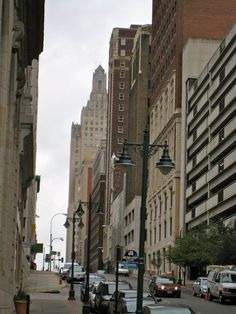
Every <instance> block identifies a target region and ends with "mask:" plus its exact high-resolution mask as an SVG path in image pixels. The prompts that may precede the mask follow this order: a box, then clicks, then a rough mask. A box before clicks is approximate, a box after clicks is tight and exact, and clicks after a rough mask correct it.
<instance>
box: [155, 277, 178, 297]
mask: <svg viewBox="0 0 236 314" xmlns="http://www.w3.org/2000/svg"><path fill="white" fill-rule="evenodd" d="M149 291H150V293H151V294H152V295H153V296H156V297H161V296H175V297H178V298H180V297H181V287H180V285H179V284H177V283H176V280H175V278H172V277H165V276H157V277H153V278H152V279H151V281H150V283H149Z"/></svg>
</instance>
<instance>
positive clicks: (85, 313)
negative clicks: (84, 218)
mask: <svg viewBox="0 0 236 314" xmlns="http://www.w3.org/2000/svg"><path fill="white" fill-rule="evenodd" d="M82 205H86V206H87V208H88V229H87V231H88V238H87V261H86V262H87V266H86V277H85V295H84V304H83V314H89V313H90V304H89V269H90V230H91V213H92V209H93V206H98V208H97V210H96V211H95V214H96V215H99V214H104V211H103V210H102V209H101V206H100V203H94V202H92V197H91V194H90V195H89V201H88V202H82V201H80V203H79V207H78V208H80V210H81V211H83V208H82Z"/></svg>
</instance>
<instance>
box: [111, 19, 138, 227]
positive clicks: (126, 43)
mask: <svg viewBox="0 0 236 314" xmlns="http://www.w3.org/2000/svg"><path fill="white" fill-rule="evenodd" d="M136 30H137V26H132V25H131V27H130V28H114V29H113V31H112V34H111V39H110V46H109V74H108V111H107V152H106V181H107V184H106V201H105V222H106V224H109V222H110V208H111V207H110V206H111V203H112V202H113V200H114V199H115V198H116V196H117V195H118V194H119V192H120V190H121V189H122V184H123V172H122V170H121V169H120V168H118V167H115V168H114V169H113V161H114V160H113V158H112V156H114V154H115V155H116V156H118V155H119V154H120V153H121V151H122V145H123V141H124V139H125V138H127V137H128V128H127V126H128V119H129V115H128V112H129V110H128V109H129V83H130V56H131V53H132V48H133V40H134V36H135V33H136Z"/></svg>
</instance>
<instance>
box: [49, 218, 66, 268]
mask: <svg viewBox="0 0 236 314" xmlns="http://www.w3.org/2000/svg"><path fill="white" fill-rule="evenodd" d="M58 215H64V216H67V214H65V213H57V214H55V215H53V216H52V218H51V221H50V241H49V245H50V248H49V250H50V252H49V270H50V271H51V270H52V263H51V261H52V221H53V219H54V217H56V216H58Z"/></svg>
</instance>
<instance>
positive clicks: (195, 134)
mask: <svg viewBox="0 0 236 314" xmlns="http://www.w3.org/2000/svg"><path fill="white" fill-rule="evenodd" d="M196 138H197V130H194V131H193V141H195V140H196Z"/></svg>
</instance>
